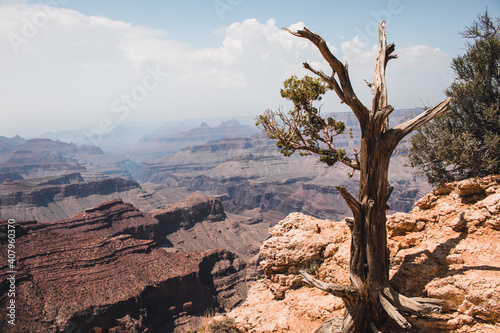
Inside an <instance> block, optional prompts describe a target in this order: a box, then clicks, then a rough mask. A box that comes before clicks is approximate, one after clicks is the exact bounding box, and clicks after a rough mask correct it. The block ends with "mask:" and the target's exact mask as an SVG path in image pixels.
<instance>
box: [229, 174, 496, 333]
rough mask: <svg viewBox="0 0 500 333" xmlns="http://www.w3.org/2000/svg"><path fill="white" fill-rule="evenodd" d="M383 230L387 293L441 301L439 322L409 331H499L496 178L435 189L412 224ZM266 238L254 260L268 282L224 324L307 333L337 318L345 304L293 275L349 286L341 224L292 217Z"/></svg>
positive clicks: (399, 217)
mask: <svg viewBox="0 0 500 333" xmlns="http://www.w3.org/2000/svg"><path fill="white" fill-rule="evenodd" d="M387 229H388V235H389V241H388V242H389V248H390V251H391V269H390V276H391V283H392V285H393V287H394V288H395V289H396V290H397V291H399V292H401V293H403V294H405V295H407V296H424V297H426V296H427V297H433V298H440V299H443V300H445V301H446V304H445V306H444V308H443V312H442V313H431V314H427V315H426V316H425V317H410V318H409V320H410V321H411V322H412V323H413V324H414V327H418V329H420V331H422V330H423V331H425V332H499V331H500V324H499V323H500V176H488V177H484V178H475V179H468V180H464V181H460V182H454V183H449V184H445V185H443V186H440V187H438V188H436V189H435V190H433V191H432V192H431V193H429V194H428V195H426V196H425V197H424V198H422V199H421V200H420V201H419V202H418V203H417V204H416V207H415V208H414V209H413V211H412V212H411V213H410V214H405V213H396V214H394V215H392V216H389V217H388V221H387ZM270 233H271V235H272V237H271V238H270V239H269V240H267V241H266V242H265V243H264V244H263V245H262V247H261V251H260V254H261V256H262V258H263V259H264V260H263V261H262V262H261V265H262V266H263V268H264V271H265V277H264V278H263V279H262V280H259V281H257V282H255V283H254V284H253V285H252V286H251V288H250V290H249V295H248V298H247V300H246V301H245V302H244V303H243V304H242V305H241V306H239V307H237V308H235V309H233V310H232V311H231V312H230V313H229V314H227V316H229V317H232V318H235V320H236V323H237V325H238V327H239V328H240V329H242V330H244V331H245V332H304V333H305V332H313V331H314V329H315V328H316V327H317V326H318V325H319V324H320V323H322V322H323V321H325V320H328V319H331V318H341V317H343V312H344V311H343V310H344V307H343V303H342V300H341V299H339V298H336V297H334V296H331V295H329V294H326V293H324V292H322V291H319V290H317V289H314V288H311V287H309V286H304V285H303V284H302V282H301V281H300V278H298V276H297V275H296V273H297V271H298V269H305V270H307V271H309V272H310V273H312V274H313V275H314V276H315V277H316V278H318V279H320V280H324V281H326V282H335V283H339V284H343V285H348V284H349V276H348V269H349V247H350V234H349V229H348V227H347V225H346V224H345V222H344V221H342V222H331V221H327V220H317V219H315V218H313V217H310V216H306V215H303V214H300V213H292V214H290V215H289V216H288V217H287V218H285V219H284V220H282V221H281V222H280V223H279V224H278V225H276V226H274V227H273V228H271V229H270ZM337 320H338V319H337ZM417 331H418V330H417V329H415V332H417Z"/></svg>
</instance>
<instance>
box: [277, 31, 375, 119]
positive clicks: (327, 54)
mask: <svg viewBox="0 0 500 333" xmlns="http://www.w3.org/2000/svg"><path fill="white" fill-rule="evenodd" d="M284 29H285V30H286V31H288V32H289V33H291V34H292V35H294V36H297V37H301V38H305V39H308V40H309V41H311V42H312V43H313V44H314V45H316V47H317V48H318V50H319V51H320V52H321V55H322V56H323V58H324V59H325V60H326V61H327V62H328V64H329V65H330V67H331V69H332V75H331V76H330V77H328V76H326V75H325V74H324V73H323V74H324V75H319V76H320V77H321V78H322V79H323V80H325V79H326V80H325V82H327V83H328V84H330V85H331V86H332V87H333V88H334V90H335V92H336V93H337V95H338V96H339V98H340V100H341V101H343V102H344V103H345V104H347V105H349V107H350V108H351V110H352V111H353V112H354V114H355V115H356V117H357V118H358V120H359V121H360V124H364V123H365V122H366V118H367V117H368V115H369V112H370V111H369V110H368V109H367V108H366V107H365V106H364V105H363V103H361V101H360V100H359V99H358V97H357V96H356V94H355V93H354V90H353V88H352V85H351V80H350V79H349V72H348V70H347V66H344V65H343V64H342V63H341V62H340V61H339V60H338V59H337V58H336V57H335V56H334V55H333V53H332V52H331V51H330V49H329V47H328V45H327V44H326V42H325V40H324V39H323V38H321V36H319V35H318V34H316V33H315V32H312V31H310V30H309V29H307V28H304V29H302V30H298V31H296V32H293V31H290V30H289V29H286V28H284ZM304 67H305V68H307V69H309V70H311V71H312V72H313V73H315V74H318V73H320V72H319V71H316V70H314V69H312V68H311V66H309V65H307V66H306V65H304ZM335 75H337V77H338V80H339V82H340V86H339V85H338V84H337V87H340V90H338V89H336V87H335V84H334V83H333V81H335V79H333V78H334V76H335Z"/></svg>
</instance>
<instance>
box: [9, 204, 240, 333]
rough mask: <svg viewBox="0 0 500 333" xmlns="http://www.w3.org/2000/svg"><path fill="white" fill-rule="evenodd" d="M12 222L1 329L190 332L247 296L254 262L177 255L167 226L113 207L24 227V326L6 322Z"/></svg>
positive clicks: (214, 254)
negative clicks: (161, 236) (162, 239)
mask: <svg viewBox="0 0 500 333" xmlns="http://www.w3.org/2000/svg"><path fill="white" fill-rule="evenodd" d="M6 225H7V222H6V221H3V222H2V223H1V224H0V240H1V243H0V248H2V251H1V254H0V260H1V263H0V272H1V273H0V281H2V284H0V295H1V296H0V308H1V310H0V327H2V328H5V329H6V332H40V333H42V332H73V333H75V332H88V331H89V330H90V329H91V328H92V327H102V328H106V329H110V331H111V332H146V331H148V332H184V331H185V329H186V328H189V327H190V326H189V325H190V324H193V325H194V324H195V323H196V320H197V318H199V317H200V316H203V315H205V313H207V312H209V311H210V309H214V310H228V309H231V308H232V307H234V306H235V305H237V304H239V303H240V302H242V300H243V299H244V298H245V295H246V281H245V279H246V273H245V266H246V265H245V263H244V262H243V260H242V259H240V258H238V257H237V256H235V255H234V254H232V253H230V252H228V251H225V250H208V251H201V252H192V253H169V252H168V251H166V250H165V249H163V248H160V247H158V244H157V243H156V242H155V239H156V238H157V237H156V236H155V235H156V234H155V233H156V232H157V229H155V228H157V226H158V222H157V221H156V220H154V219H153V218H152V217H151V216H148V215H144V214H142V213H141V212H140V211H138V210H137V209H135V208H134V207H133V206H131V205H130V204H126V203H123V202H122V201H121V200H112V201H109V202H106V203H103V204H101V205H98V206H96V207H93V208H91V209H87V210H86V211H85V212H82V213H80V214H78V215H76V216H74V217H73V218H71V219H68V220H65V221H58V222H53V223H43V224H41V223H37V222H34V221H28V222H22V221H17V222H16V242H15V246H16V267H15V268H16V271H17V273H16V274H15V293H16V295H15V297H14V299H15V302H16V326H15V327H12V326H11V325H9V324H7V323H6V320H7V317H6V314H5V311H6V306H7V304H8V302H10V299H12V297H9V296H8V291H9V288H10V284H9V283H8V282H7V280H6V278H7V277H8V276H10V275H9V274H8V273H7V272H8V271H9V269H8V267H7V258H6V256H7V251H6V248H7V241H6V240H7V237H6V234H7V231H6V228H7V227H6Z"/></svg>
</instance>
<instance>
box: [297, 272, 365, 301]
mask: <svg viewBox="0 0 500 333" xmlns="http://www.w3.org/2000/svg"><path fill="white" fill-rule="evenodd" d="M299 274H300V275H301V276H302V281H304V282H305V283H307V284H309V285H311V286H313V287H316V288H318V289H321V290H323V291H326V292H329V293H330V294H332V295H334V296H337V297H340V298H344V299H345V298H348V299H351V300H352V299H353V296H354V294H355V292H356V290H355V289H354V288H353V287H343V286H341V285H339V284H335V283H325V282H323V281H320V280H318V279H315V278H313V277H312V276H311V275H310V274H308V273H307V272H305V271H302V270H301V271H299Z"/></svg>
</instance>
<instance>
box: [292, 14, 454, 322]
mask: <svg viewBox="0 0 500 333" xmlns="http://www.w3.org/2000/svg"><path fill="white" fill-rule="evenodd" d="M289 32H290V33H291V34H293V35H295V36H298V37H302V38H306V39H308V40H310V41H311V42H312V43H314V45H316V47H317V48H318V49H319V51H320V52H321V54H322V55H323V57H324V59H325V60H326V61H327V62H328V64H329V65H330V67H331V69H332V74H331V75H330V76H329V75H327V74H325V73H324V72H322V71H317V70H315V69H314V68H312V67H311V66H310V65H309V64H307V63H304V67H305V68H306V69H308V70H310V71H311V72H313V73H314V74H316V75H318V76H319V77H320V78H322V79H323V80H324V81H325V82H326V83H328V84H329V85H330V86H331V87H333V90H334V91H335V93H336V94H337V95H338V97H339V98H340V100H341V102H343V103H345V104H347V105H348V106H349V107H350V108H351V110H352V111H353V112H354V114H355V115H356V117H357V119H358V120H359V124H360V128H361V147H360V151H359V159H358V158H357V164H356V169H357V170H359V172H360V185H359V193H358V198H357V199H356V198H355V197H354V196H353V195H351V194H350V193H348V192H347V190H346V189H345V188H342V187H339V188H338V190H339V191H340V193H341V194H342V196H343V197H344V199H345V201H346V202H347V205H348V206H349V208H350V209H351V210H352V213H353V216H354V219H353V222H352V224H351V225H350V228H351V241H352V243H351V259H350V278H351V286H350V287H347V288H345V287H342V286H338V285H332V284H325V283H323V282H320V281H318V280H316V279H314V278H313V277H311V276H310V275H308V274H307V273H305V272H301V274H302V276H303V278H304V281H306V282H308V283H310V284H312V285H313V286H316V287H318V288H320V289H323V290H326V291H328V292H331V293H332V294H334V295H336V296H339V297H342V298H343V300H344V302H345V305H346V309H347V315H346V317H345V319H344V324H343V328H342V332H367V331H374V332H378V329H377V326H379V327H380V324H382V323H384V322H385V321H386V320H387V318H388V316H389V317H391V318H392V319H393V320H394V321H395V322H396V323H397V324H398V325H399V326H400V327H402V328H409V327H410V326H411V324H410V323H409V322H408V320H407V319H406V318H405V317H404V316H403V315H401V313H400V311H404V312H422V311H425V310H429V309H434V308H436V306H437V305H436V304H439V300H434V299H412V298H407V297H404V296H402V295H400V294H398V293H397V292H395V291H394V290H393V289H392V288H391V287H390V284H389V254H388V247H387V231H386V204H387V200H388V199H389V196H390V187H389V185H388V184H389V183H388V170H389V163H390V158H391V155H392V152H393V151H394V149H395V148H396V146H397V145H398V143H399V142H400V141H401V140H402V139H403V138H404V137H405V136H406V135H407V134H409V133H410V132H411V131H413V130H415V129H417V128H418V127H420V126H422V125H423V124H425V123H426V122H428V121H430V120H432V119H434V118H436V117H438V116H440V115H442V114H443V113H445V112H446V110H447V108H448V103H449V101H450V99H446V100H444V101H442V102H440V103H439V104H437V105H436V106H435V107H433V108H431V109H429V110H427V111H425V112H424V113H422V114H421V115H419V116H418V117H416V118H414V119H412V120H410V121H408V122H406V123H404V124H401V125H399V126H396V127H394V128H392V129H389V127H388V117H389V114H390V113H391V112H392V111H393V110H394V108H393V107H392V106H390V105H389V104H388V98H387V88H386V80H385V70H386V66H387V63H388V62H389V60H391V59H394V58H396V56H395V55H393V54H392V53H393V52H394V49H395V47H394V44H390V45H387V42H386V33H385V22H382V23H381V24H380V26H379V51H378V57H377V59H376V62H375V71H374V77H373V83H368V82H367V83H368V85H369V87H370V88H371V90H372V93H373V95H374V97H373V102H372V107H371V109H368V108H367V107H365V106H364V105H363V104H362V103H361V102H360V101H359V99H358V98H357V96H356V94H355V92H354V90H353V88H352V85H351V82H350V79H349V74H348V69H347V64H346V65H343V64H342V63H341V62H340V61H339V60H338V59H337V58H336V57H335V56H334V55H333V54H332V53H331V52H330V50H329V48H328V46H327V44H326V42H325V41H324V40H323V39H322V38H321V37H320V36H319V35H318V34H316V33H314V32H311V31H310V30H308V29H307V28H304V29H303V30H300V31H297V32H291V31H289ZM328 329H330V331H331V327H330V328H328V324H325V325H322V328H321V329H320V330H318V332H327V331H328Z"/></svg>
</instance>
